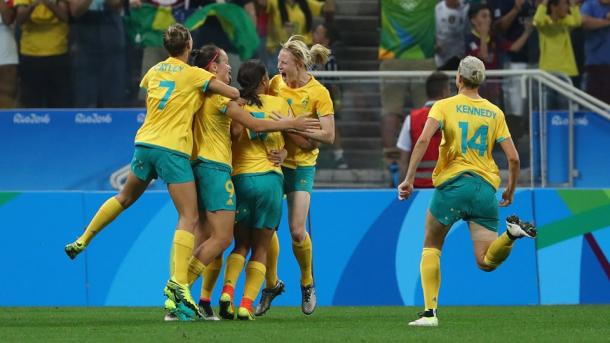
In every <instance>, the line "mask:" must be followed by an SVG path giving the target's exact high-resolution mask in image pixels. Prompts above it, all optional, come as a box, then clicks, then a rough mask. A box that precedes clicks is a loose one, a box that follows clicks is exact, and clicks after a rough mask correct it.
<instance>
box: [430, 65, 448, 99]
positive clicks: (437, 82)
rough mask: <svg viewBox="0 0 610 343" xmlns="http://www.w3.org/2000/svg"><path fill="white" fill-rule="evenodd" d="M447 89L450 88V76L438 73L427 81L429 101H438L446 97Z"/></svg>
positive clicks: (433, 74) (431, 75)
mask: <svg viewBox="0 0 610 343" xmlns="http://www.w3.org/2000/svg"><path fill="white" fill-rule="evenodd" d="M447 87H449V76H447V74H445V73H443V72H441V71H436V72H434V73H432V74H430V76H428V78H427V79H426V96H427V97H428V99H438V98H440V97H442V96H443V95H445V94H444V91H445V90H446V89H447Z"/></svg>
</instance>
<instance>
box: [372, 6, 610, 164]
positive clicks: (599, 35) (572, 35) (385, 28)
mask: <svg viewBox="0 0 610 343" xmlns="http://www.w3.org/2000/svg"><path fill="white" fill-rule="evenodd" d="M381 16H382V20H381V29H382V35H381V43H380V53H379V57H380V60H381V61H380V70H386V71H392V70H456V69H457V66H458V64H459V61H460V59H461V58H463V57H464V56H467V55H472V56H476V57H478V58H479V59H481V60H482V61H483V62H484V63H485V66H486V68H487V69H512V70H523V69H535V68H539V69H542V70H545V71H548V72H551V73H556V74H561V76H562V77H565V76H567V77H569V78H570V79H571V80H568V81H571V82H572V83H573V84H574V85H575V86H576V87H580V88H582V89H583V90H585V91H587V92H588V93H589V94H591V95H593V96H595V97H597V98H599V99H601V100H603V101H605V102H607V103H610V0H487V1H480V0H469V1H468V0H442V1H427V0H410V1H401V0H381ZM404 37H409V39H404ZM520 82H521V79H520V78H519V77H512V78H510V77H509V78H505V79H504V80H503V81H502V82H500V80H494V79H493V78H489V79H488V82H487V83H486V85H485V86H484V87H483V88H482V89H481V95H482V96H484V97H486V98H488V99H489V100H491V101H492V102H494V103H496V104H498V105H501V106H502V108H503V109H504V111H505V113H506V114H507V120H509V121H511V120H514V121H517V122H518V123H520V122H521V123H523V124H524V125H527V124H526V123H524V122H526V121H527V111H526V108H525V104H526V99H525V98H523V97H522V96H521V86H520ZM426 100H428V99H427V97H426V94H425V87H422V86H421V83H415V82H414V83H404V82H403V83H400V82H396V80H393V81H392V80H390V79H387V80H384V81H383V82H382V84H381V105H382V114H383V117H382V122H381V132H382V141H383V142H382V143H383V147H384V156H385V159H386V162H387V163H393V161H396V160H398V159H399V154H400V150H399V149H397V147H396V139H397V136H398V130H399V129H400V127H401V125H400V122H401V118H402V117H403V115H404V113H403V112H404V108H405V107H407V108H419V107H422V106H424V104H425V103H426ZM553 100H555V103H559V102H560V100H562V99H557V98H555V99H549V101H550V103H552V101H553ZM405 105H406V106H405ZM553 105H554V104H553ZM553 105H551V106H553ZM510 124H511V123H509V125H510ZM517 126H518V125H517ZM511 130H512V128H511ZM516 131H519V130H516Z"/></svg>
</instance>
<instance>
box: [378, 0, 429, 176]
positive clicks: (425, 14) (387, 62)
mask: <svg viewBox="0 0 610 343" xmlns="http://www.w3.org/2000/svg"><path fill="white" fill-rule="evenodd" d="M435 6H436V2H435V1H430V0H411V1H402V0H381V39H380V43H381V44H380V47H379V59H380V60H381V63H380V65H379V69H380V70H381V71H395V70H434V69H435V68H436V64H435V62H434V46H435V44H434V41H435V30H434V25H435V23H434V9H435ZM397 81H398V79H396V78H386V79H382V81H381V87H380V91H381V111H382V118H381V141H382V145H383V155H384V160H385V163H386V164H387V166H388V168H389V170H390V173H391V174H392V180H393V184H392V186H396V185H395V184H394V183H396V181H397V180H396V179H398V176H399V175H398V169H399V168H398V162H397V161H398V159H399V158H400V151H399V150H398V149H397V148H396V138H397V137H398V133H399V130H400V118H401V116H402V114H403V113H404V106H405V100H406V99H410V100H411V102H412V104H411V106H412V107H420V106H422V105H423V104H424V102H425V100H426V94H425V91H424V90H423V88H424V87H422V86H421V82H408V83H406V82H405V83H403V82H397ZM398 181H399V180H398Z"/></svg>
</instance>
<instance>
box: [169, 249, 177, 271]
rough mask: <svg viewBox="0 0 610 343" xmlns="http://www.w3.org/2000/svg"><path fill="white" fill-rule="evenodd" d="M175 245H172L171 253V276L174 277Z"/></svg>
mask: <svg viewBox="0 0 610 343" xmlns="http://www.w3.org/2000/svg"><path fill="white" fill-rule="evenodd" d="M175 269H176V268H174V245H173V244H172V249H171V250H170V251H169V276H174V271H175Z"/></svg>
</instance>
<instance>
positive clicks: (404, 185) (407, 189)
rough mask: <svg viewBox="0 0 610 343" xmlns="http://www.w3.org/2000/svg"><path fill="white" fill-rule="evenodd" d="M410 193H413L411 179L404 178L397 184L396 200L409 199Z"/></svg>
mask: <svg viewBox="0 0 610 343" xmlns="http://www.w3.org/2000/svg"><path fill="white" fill-rule="evenodd" d="M411 193H413V181H409V180H407V179H405V180H404V181H403V182H401V183H400V185H398V200H400V201H402V200H406V199H409V197H410V196H411Z"/></svg>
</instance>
